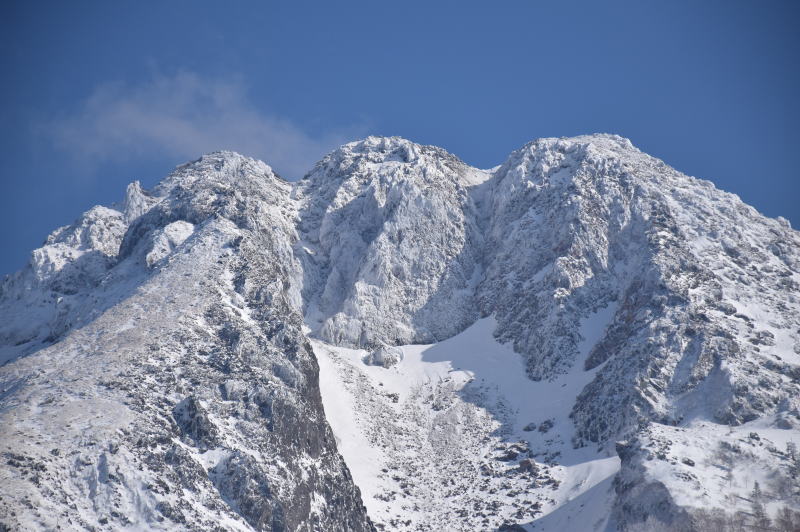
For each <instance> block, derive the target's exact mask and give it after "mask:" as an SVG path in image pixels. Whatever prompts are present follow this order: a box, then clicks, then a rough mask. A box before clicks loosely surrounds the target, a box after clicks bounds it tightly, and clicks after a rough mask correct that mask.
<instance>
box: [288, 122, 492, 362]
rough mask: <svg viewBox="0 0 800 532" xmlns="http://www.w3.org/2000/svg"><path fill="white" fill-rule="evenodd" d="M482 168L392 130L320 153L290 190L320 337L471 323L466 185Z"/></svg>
mask: <svg viewBox="0 0 800 532" xmlns="http://www.w3.org/2000/svg"><path fill="white" fill-rule="evenodd" d="M488 177H489V176H488V175H487V174H486V173H483V172H481V171H479V170H476V169H473V168H470V167H469V166H467V165H465V164H464V163H463V162H461V161H460V160H458V159H457V158H455V157H454V156H452V155H450V154H449V153H447V152H445V151H444V150H441V149H439V148H434V147H430V146H419V145H416V144H414V143H412V142H409V141H406V140H402V139H396V138H391V139H388V138H376V137H370V138H368V139H366V140H364V141H361V142H356V143H352V144H348V145H346V146H343V147H342V148H341V149H339V150H337V151H335V152H334V153H332V154H331V155H329V156H328V157H326V158H325V159H324V160H323V161H321V162H320V163H319V164H318V165H317V166H316V167H315V168H314V170H313V171H312V172H311V173H310V174H309V175H308V176H307V177H306V178H305V179H304V180H303V181H301V182H300V183H299V185H298V188H297V191H296V192H297V197H298V199H299V201H300V212H299V226H298V228H299V231H300V232H301V235H302V240H301V241H300V242H299V243H298V246H297V253H298V256H300V257H301V259H302V260H303V264H304V266H305V268H304V271H305V293H306V296H305V298H306V301H307V303H306V304H307V314H308V316H309V321H310V324H311V326H312V327H314V329H315V330H317V331H318V332H319V335H320V337H321V338H323V339H326V340H328V341H331V342H333V343H341V344H345V345H353V346H371V345H377V344H380V343H390V344H395V343H420V342H434V341H436V340H437V339H442V338H447V337H450V336H452V335H454V334H455V333H457V332H458V331H460V330H462V329H464V328H465V327H466V326H467V325H469V324H470V323H472V322H473V321H474V320H475V319H476V317H477V312H476V307H475V302H474V285H475V283H476V282H477V280H478V279H479V278H480V256H481V248H482V244H483V238H482V236H481V233H480V231H479V229H478V225H477V217H476V207H475V204H474V202H473V200H472V198H471V197H470V194H469V187H470V186H471V185H474V184H476V183H479V182H481V181H483V180H485V179H487V178H488Z"/></svg>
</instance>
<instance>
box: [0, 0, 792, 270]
mask: <svg viewBox="0 0 800 532" xmlns="http://www.w3.org/2000/svg"><path fill="white" fill-rule="evenodd" d="M1 13H2V17H1V18H0V68H2V73H3V79H4V82H3V83H2V84H0V93H1V94H2V98H0V124H2V129H1V130H0V135H2V137H0V157H2V159H1V160H0V179H2V193H1V194H0V228H1V229H0V249H1V250H2V254H1V255H0V275H2V274H3V273H9V272H12V271H14V270H17V269H19V268H21V267H22V266H23V265H24V264H25V261H26V260H27V258H28V254H29V252H30V250H31V249H33V248H34V247H37V246H39V245H41V243H42V241H43V240H44V238H45V236H46V235H47V234H48V233H49V232H50V231H51V230H52V229H54V228H56V227H57V226H60V225H65V224H68V223H71V222H72V221H73V220H74V219H75V218H76V217H77V216H78V215H79V214H80V213H81V212H82V211H84V210H86V209H87V208H89V207H91V206H92V205H94V204H98V203H101V204H108V203H111V202H113V201H117V200H120V199H121V198H122V196H123V193H124V189H125V185H126V184H127V183H128V182H130V181H132V180H134V179H139V180H141V181H142V183H143V185H144V186H146V187H149V186H152V185H153V184H155V183H156V182H157V181H158V180H159V179H160V178H162V177H163V176H164V175H166V174H167V173H168V172H169V171H170V170H171V169H172V168H173V167H174V166H175V165H177V164H179V163H181V162H184V161H187V160H190V159H194V158H196V157H197V156H199V155H200V154H201V153H203V152H207V151H213V150H215V149H223V148H224V149H234V150H237V151H240V152H242V153H244V154H246V155H251V156H255V157H259V158H263V159H264V160H266V162H267V163H269V164H271V165H272V166H273V167H274V168H276V170H277V171H278V172H279V173H281V174H282V175H284V176H285V177H287V178H289V179H297V178H299V177H301V176H302V174H303V173H304V172H305V171H306V170H307V169H309V167H310V166H311V164H313V162H315V161H316V160H317V159H319V158H320V156H321V155H323V154H324V153H325V152H327V151H328V150H330V149H331V148H333V147H335V146H337V145H338V144H340V143H343V142H345V141H347V140H352V139H355V138H358V137H363V136H366V135H367V134H380V135H400V136H403V137H406V138H409V139H411V140H414V141H417V142H421V143H426V144H435V145H438V146H442V147H444V148H446V149H447V150H449V151H451V152H453V153H455V154H456V155H458V156H459V157H461V158H462V159H463V160H465V161H466V162H468V163H470V164H472V165H475V166H479V167H484V168H487V167H491V166H494V165H496V164H499V163H500V162H502V161H503V159H504V158H505V157H506V156H507V155H508V154H509V153H510V152H511V151H512V150H514V149H516V148H518V147H520V146H521V145H522V144H524V143H525V142H527V141H529V140H532V139H534V138H538V137H551V136H569V135H576V134H582V133H593V132H610V133H618V134H620V135H623V136H626V137H629V138H630V139H631V140H632V141H633V143H634V144H635V145H637V146H638V147H639V148H641V149H643V150H644V151H646V152H648V153H651V154H653V155H655V156H657V157H660V158H662V159H664V160H665V161H666V162H667V163H668V164H670V165H672V166H674V167H676V168H677V169H679V170H681V171H683V172H685V173H688V174H690V175H695V176H697V177H702V178H705V179H709V180H711V181H713V182H714V183H715V184H716V185H717V186H718V187H720V188H722V189H725V190H728V191H731V192H735V193H737V194H739V195H740V196H741V197H742V199H743V200H744V201H746V202H747V203H750V204H751V205H753V206H755V207H756V208H758V209H759V210H760V211H761V212H763V213H765V214H767V215H769V216H779V215H780V216H784V217H786V218H788V219H789V220H790V221H791V222H792V224H793V226H794V227H800V185H799V184H798V178H800V175H799V174H800V171H799V170H798V168H800V163H799V162H798V161H799V160H800V157H798V156H799V155H800V102H799V101H798V96H800V31H798V28H800V2H796V1H785V2H782V1H777V0H768V1H756V0H752V1H747V2H740V1H733V0H725V1H707V2H703V1H699V0H694V1H677V0H676V1H661V2H655V1H648V0H636V1H626V2H620V1H596V0H592V1H585V2H571V1H555V0H550V1H547V2H543V1H536V0H528V1H524V2H523V1H518V2H517V1H496V2H485V1H482V2H468V1H459V2H456V1H452V2H451V1H444V0H442V1H432V0H428V1H424V2H416V1H404V2H376V1H374V0H373V1H370V2H357V1H350V0H348V1H344V2H322V1H319V2H305V1H297V0H295V1H285V2H267V1H265V2H252V3H251V2H244V1H231V2H204V1H200V0H193V1H186V2H184V1H177V0H170V1H167V2H148V1H138V2H90V1H84V0H82V1H77V2H59V1H53V2H38V1H30V2H22V1H19V2H6V3H4V4H3V7H2V12H1Z"/></svg>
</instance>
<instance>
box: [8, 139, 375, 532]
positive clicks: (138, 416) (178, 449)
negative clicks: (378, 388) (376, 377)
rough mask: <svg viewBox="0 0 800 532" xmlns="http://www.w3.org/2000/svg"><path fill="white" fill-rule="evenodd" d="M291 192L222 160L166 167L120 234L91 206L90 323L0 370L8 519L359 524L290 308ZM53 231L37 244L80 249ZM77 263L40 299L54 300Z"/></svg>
mask: <svg viewBox="0 0 800 532" xmlns="http://www.w3.org/2000/svg"><path fill="white" fill-rule="evenodd" d="M290 188H291V187H290V185H289V184H287V183H285V182H283V181H281V180H280V179H279V178H277V177H275V176H274V174H272V172H271V170H270V169H269V168H268V167H267V166H266V165H264V164H263V163H257V162H255V161H252V160H249V159H245V158H243V157H240V156H237V155H235V154H230V153H220V154H212V155H210V156H206V157H204V158H203V159H201V160H199V161H197V162H195V163H191V164H189V165H186V166H184V167H181V168H179V169H178V170H177V171H176V172H175V173H174V174H172V175H171V176H170V177H168V178H167V179H166V180H165V181H164V182H163V183H162V184H161V185H159V186H158V187H157V188H156V189H155V190H154V191H153V193H152V196H150V197H151V198H152V201H151V202H150V201H145V202H144V203H145V204H147V203H151V205H150V207H149V208H144V209H141V212H140V213H139V215H138V216H133V217H129V219H130V225H129V226H127V227H125V226H124V225H123V224H124V220H125V218H126V217H125V213H124V212H116V213H115V212H112V211H111V210H109V209H106V210H105V211H102V213H103V214H105V215H106V218H107V219H110V220H112V221H113V223H114V224H116V225H113V226H112V229H113V231H109V232H110V234H111V235H112V238H113V240H111V241H106V242H104V243H105V245H106V248H105V249H103V251H104V252H105V253H103V259H102V260H103V262H102V264H103V265H104V266H105V264H106V262H108V264H109V265H110V266H111V267H110V269H109V270H108V271H107V273H106V274H105V277H103V278H102V280H101V281H100V282H96V280H95V279H94V278H91V279H89V280H84V279H82V278H78V279H77V280H75V281H74V282H75V283H82V284H81V286H85V287H87V288H85V289H84V290H85V292H84V293H82V301H83V304H84V306H85V307H86V308H87V309H89V308H91V309H92V311H93V312H84V313H82V314H78V315H79V316H80V319H84V320H86V321H87V322H86V324H85V325H84V326H82V327H79V328H75V329H72V330H69V331H66V332H65V333H63V336H62V338H61V339H60V340H59V341H57V342H56V343H55V344H52V345H49V346H46V347H45V346H40V347H39V350H38V351H36V352H35V354H32V355H30V356H28V357H26V358H21V359H18V360H16V361H15V362H13V363H10V364H7V365H6V366H4V367H3V369H2V380H3V390H4V393H3V405H4V409H3V412H2V414H0V416H2V418H3V419H2V423H1V425H2V429H0V430H1V431H2V437H1V438H0V445H2V447H3V450H2V452H3V456H4V463H5V465H4V467H3V469H2V484H3V486H4V488H3V498H2V501H0V505H2V508H3V510H2V512H0V513H2V515H3V516H4V518H3V519H4V521H5V522H6V523H7V525H8V526H9V527H11V528H12V529H18V528H43V529H51V528H53V527H56V526H61V527H65V528H70V529H87V528H93V527H94V528H95V529H108V530H112V529H120V528H124V527H138V528H141V527H146V528H156V529H175V528H178V529H189V530H209V529H215V528H217V529H226V530H229V529H240V530H250V529H257V530H371V529H372V526H371V524H370V522H369V519H368V518H367V516H366V513H365V510H364V508H363V505H362V503H361V499H360V496H359V491H358V488H356V487H355V486H354V484H353V482H352V480H351V477H350V474H349V472H348V469H347V467H346V466H345V464H344V462H343V461H342V459H341V457H340V456H339V454H338V452H337V451H336V446H335V442H334V439H333V435H332V434H331V431H330V428H329V427H328V424H327V423H326V422H325V415H324V412H323V408H322V403H321V400H320V394H319V384H318V371H319V370H318V366H317V362H316V360H315V358H314V355H313V352H312V351H311V348H310V345H309V343H308V340H307V338H306V336H305V335H304V334H303V332H302V316H301V315H300V313H299V312H298V308H297V305H296V304H294V303H293V300H295V299H296V294H292V290H291V283H290V279H291V278H292V276H293V275H294V273H293V272H294V270H295V269H296V261H295V260H294V259H293V257H292V244H293V242H294V240H295V239H296V238H295V232H294V227H293V225H292V218H291V216H289V215H287V213H288V212H290V211H289V210H287V206H290V204H291V203H290V201H289V192H290ZM129 192H130V191H129ZM130 196H131V194H129V198H130ZM126 204H130V202H126ZM90 212H94V211H90ZM86 218H87V216H84V217H83V218H82V219H81V220H80V221H79V222H78V224H76V227H78V228H79V229H80V228H81V227H82V226H83V225H84V220H85V219H86ZM98 223H99V222H98ZM69 230H70V231H73V230H74V229H73V228H70V229H69ZM87 232H88V234H89V235H90V236H95V235H96V234H97V232H98V231H97V229H94V231H93V232H92V230H89V231H87ZM64 233H65V232H64V231H60V232H58V233H57V234H56V235H57V236H56V238H60V240H57V241H56V240H55V239H53V238H51V240H53V241H54V242H55V244H50V243H48V245H47V246H46V247H45V248H44V251H47V250H48V249H49V247H51V246H54V245H57V244H60V243H61V242H66V244H64V246H66V245H69V244H72V245H74V246H76V247H78V246H85V245H86V244H85V243H84V241H82V240H80V239H78V238H77V237H75V238H73V237H70V238H71V240H66V239H65V238H64V237H62V236H61V235H63V234H64ZM123 235H124V236H123ZM84 240H85V239H84ZM90 244H92V241H90ZM95 247H99V246H95ZM78 249H79V250H81V248H80V247H78ZM117 250H118V253H117ZM40 254H41V252H39V253H35V254H34V257H37V256H39V255H40ZM62 256H67V257H69V256H70V254H69V253H68V252H64V253H63V254H62ZM77 260H80V259H79V258H77V259H74V260H73V262H72V263H68V264H67V265H66V266H64V267H62V268H61V269H60V270H59V271H51V272H48V273H50V277H44V276H41V277H42V278H43V279H44V281H43V282H41V284H39V285H37V288H36V289H37V290H38V291H39V292H38V293H37V294H36V295H37V296H40V295H41V294H46V295H49V296H50V297H51V298H55V299H56V300H57V299H58V298H59V297H63V296H61V295H60V294H61V292H60V290H63V287H64V286H67V285H66V283H67V282H73V277H72V276H71V275H72V274H71V273H70V271H69V268H70V267H71V264H74V262H76V261H77ZM38 265H39V263H37V262H36V259H35V258H34V261H33V264H32V269H33V270H34V272H38V271H39V270H37V268H38ZM23 275H25V274H24V273H23ZM27 275H30V274H27ZM67 276H69V277H67ZM15 281H16V280H15ZM15 281H12V282H15ZM68 286H74V284H73V285H68ZM7 293H8V292H7ZM35 293H36V292H34V291H33V290H30V291H22V298H23V299H22V300H23V301H24V298H25V297H26V296H28V297H30V296H31V295H32V294H35ZM6 297H7V298H8V296H6ZM4 303H5V305H7V306H8V305H10V304H11V305H13V304H15V302H13V301H12V302H9V300H8V299H6V300H5V301H4ZM6 308H7V307H6ZM49 341H53V340H52V339H50V340H45V343H47V342H49Z"/></svg>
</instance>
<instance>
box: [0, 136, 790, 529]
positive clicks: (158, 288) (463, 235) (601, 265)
mask: <svg viewBox="0 0 800 532" xmlns="http://www.w3.org/2000/svg"><path fill="white" fill-rule="evenodd" d="M0 363H2V366H0V458H2V460H0V530H96V531H100V530H142V529H149V530H198V531H199V530H203V531H205V530H242V531H244V530H270V531H337V532H338V531H362V530H363V531H372V530H401V531H441V530H448V531H449V530H453V531H460V530H465V531H467V530H536V531H563V530H575V531H583V530H586V531H590V530H595V531H605V532H609V531H615V530H620V531H645V530H653V531H661V530H675V531H698V532H699V531H706V530H715V531H716V530H723V531H724V530H742V529H758V530H781V531H783V530H786V531H788V530H798V529H800V451H798V445H800V233H799V232H798V231H795V230H793V229H792V228H791V227H790V224H789V223H788V222H787V221H786V220H784V219H781V218H778V219H770V218H767V217H764V216H762V215H761V214H759V213H758V212H757V211H756V210H755V209H753V208H752V207H749V206H747V205H745V204H744V203H742V201H741V200H740V199H739V198H738V197H737V196H735V195H733V194H729V193H726V192H723V191H720V190H718V189H716V188H715V187H714V186H713V185H712V184H711V183H709V182H707V181H702V180H699V179H696V178H693V177H688V176H686V175H683V174H681V173H680V172H678V171H676V170H674V169H673V168H671V167H669V166H668V165H666V164H665V163H663V162H662V161H660V160H658V159H655V158H653V157H650V156H648V155H646V154H644V153H642V152H641V151H639V150H638V149H636V148H635V147H634V146H633V145H632V144H631V143H630V141H628V140H627V139H624V138H621V137H617V136H613V135H590V136H581V137H574V138H562V139H539V140H536V141H533V142H531V143H529V144H527V145H525V146H523V147H522V148H521V149H519V150H517V151H515V152H513V153H512V154H511V155H510V156H509V157H508V159H507V160H506V161H505V162H504V163H503V164H501V165H500V166H498V167H496V168H493V169H491V170H480V169H476V168H473V167H470V166H469V165H467V164H465V163H464V162H462V161H461V160H459V159H458V158H457V157H455V156H453V155H451V154H449V153H447V152H446V151H444V150H442V149H440V148H436V147H431V146H421V145H418V144H415V143H413V142H410V141H407V140H404V139H400V138H395V137H392V138H384V137H369V138H367V139H364V140H362V141H358V142H353V143H350V144H347V145H344V146H342V147H341V148H339V149H338V150H336V151H334V152H332V153H331V154H329V155H328V156H326V157H325V158H324V159H323V160H322V161H320V162H319V163H317V164H316V165H315V166H314V168H312V169H311V170H310V172H309V173H308V174H307V175H306V176H305V177H304V178H303V179H301V180H300V181H297V182H294V183H289V182H287V181H285V180H283V179H282V178H280V177H279V176H278V175H276V174H275V173H274V172H273V171H272V169H271V168H270V167H269V166H267V165H266V164H264V163H262V162H260V161H256V160H253V159H249V158H246V157H243V156H241V155H238V154H236V153H231V152H217V153H212V154H209V155H206V156H204V157H202V158H201V159H199V160H197V161H194V162H191V163H187V164H184V165H182V166H179V167H178V168H176V169H175V171H174V172H173V173H171V174H170V175H169V176H168V177H166V178H165V179H164V180H163V181H162V182H161V183H159V184H158V185H157V186H156V187H154V188H153V189H152V190H145V189H143V188H142V187H141V186H140V184H139V183H138V182H134V183H132V184H131V185H129V186H128V189H127V191H126V192H125V195H124V199H123V200H122V201H121V202H120V203H118V204H113V205H110V206H107V207H101V206H98V207H94V208H92V209H90V210H89V211H87V212H86V213H84V214H83V215H81V216H80V217H79V218H78V219H77V220H76V221H75V222H74V223H73V224H72V225H70V226H66V227H61V228H58V229H56V230H55V231H54V232H53V233H51V234H50V235H49V236H48V237H47V239H46V241H45V242H44V244H43V245H42V247H41V248H39V249H36V250H34V251H33V253H32V254H31V258H30V261H29V263H28V265H27V266H26V267H25V268H24V269H23V270H21V271H19V272H17V273H15V274H12V275H9V276H7V277H6V278H5V279H4V280H3V282H2V284H0Z"/></svg>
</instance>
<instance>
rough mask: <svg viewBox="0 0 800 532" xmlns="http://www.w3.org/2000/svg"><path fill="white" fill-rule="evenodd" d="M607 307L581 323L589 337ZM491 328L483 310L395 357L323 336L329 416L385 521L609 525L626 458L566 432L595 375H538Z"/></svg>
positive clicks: (320, 351)
mask: <svg viewBox="0 0 800 532" xmlns="http://www.w3.org/2000/svg"><path fill="white" fill-rule="evenodd" d="M608 315H609V312H608V311H606V312H600V313H598V314H596V315H595V316H593V317H592V318H590V319H589V320H587V322H586V323H585V324H584V327H583V330H584V331H585V332H586V337H585V338H586V339H585V343H586V345H587V346H588V345H591V343H592V342H593V341H596V339H597V338H598V337H599V336H600V334H601V333H602V328H603V326H604V321H606V320H607V318H608ZM494 329H495V323H494V320H492V319H491V318H486V319H483V320H479V321H478V322H476V323H475V324H473V325H472V326H470V327H469V328H467V329H466V330H465V331H463V332H462V333H460V334H458V335H456V336H454V337H452V338H449V339H447V340H444V341H442V342H440V343H437V344H433V345H406V346H402V347H401V349H402V351H403V358H402V360H401V361H400V362H398V363H397V364H396V365H393V366H392V367H389V368H383V367H379V366H378V367H376V366H371V365H367V364H365V363H364V362H363V359H364V356H365V355H366V354H367V353H366V352H365V351H361V350H354V349H347V348H341V347H335V346H331V345H328V344H325V343H322V342H315V343H314V350H315V353H316V354H317V358H318V360H319V361H320V389H321V392H322V399H323V404H324V405H325V412H326V415H327V418H328V420H329V422H330V423H331V428H332V429H333V432H334V435H335V436H336V438H337V444H338V446H339V450H340V452H341V453H342V455H343V456H344V458H345V461H346V462H347V463H348V465H349V467H350V469H351V471H352V473H353V478H354V480H355V482H356V483H357V484H358V485H359V487H360V488H361V490H362V496H363V497H364V502H365V504H366V505H367V509H368V512H369V514H370V517H371V518H372V519H373V521H374V522H375V523H376V526H377V527H378V528H384V527H385V529H386V530H443V529H447V530H474V529H475V528H476V526H478V527H479V528H483V529H491V528H496V527H498V526H500V525H502V524H510V523H519V522H528V521H529V522H532V523H535V524H538V526H537V527H536V528H535V529H536V530H553V531H557V530H564V527H565V526H567V524H569V525H570V526H574V527H577V528H575V529H576V530H578V529H580V530H603V529H605V525H606V522H607V521H608V519H609V516H610V514H611V504H612V502H613V490H612V488H611V483H610V482H611V479H612V478H613V476H614V475H615V474H616V472H617V471H618V469H619V461H618V459H617V457H616V456H614V454H613V453H608V452H597V451H596V450H594V449H587V448H580V449H574V448H573V447H572V445H571V444H570V443H569V442H570V441H571V437H572V430H573V428H572V424H571V423H570V422H569V418H568V415H569V411H570V408H571V407H572V404H573V403H574V401H575V397H576V396H577V394H578V393H579V392H580V390H581V389H582V388H583V385H584V384H585V383H586V382H587V380H588V379H590V378H591V375H589V374H586V373H584V372H581V371H575V372H572V373H571V374H569V375H564V376H562V377H561V378H559V379H557V380H554V381H551V382H535V381H532V380H530V379H529V378H528V377H527V376H526V374H525V367H524V364H523V361H522V359H521V358H520V357H519V355H518V354H516V353H514V352H513V351H512V350H510V349H509V348H508V347H507V346H503V345H502V344H499V343H497V341H496V340H495V339H494V337H493V335H492V332H493V330H494ZM586 352H588V349H584V354H585V353H586ZM548 422H550V423H552V426H550V427H549V428H546V427H547V425H548ZM538 427H542V430H537V428H538ZM526 428H527V430H526ZM531 428H532V430H531ZM409 448H410V449H413V453H410V456H409V453H408V450H409ZM509 451H511V453H509ZM512 454H516V456H513V457H512V456H511V455H512ZM403 455H405V456H403ZM420 462H422V463H424V464H425V465H426V467H425V468H421V467H420ZM443 479H447V481H446V482H444V486H445V490H446V493H442V486H443ZM574 501H580V502H574ZM478 524H479V525H478Z"/></svg>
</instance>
